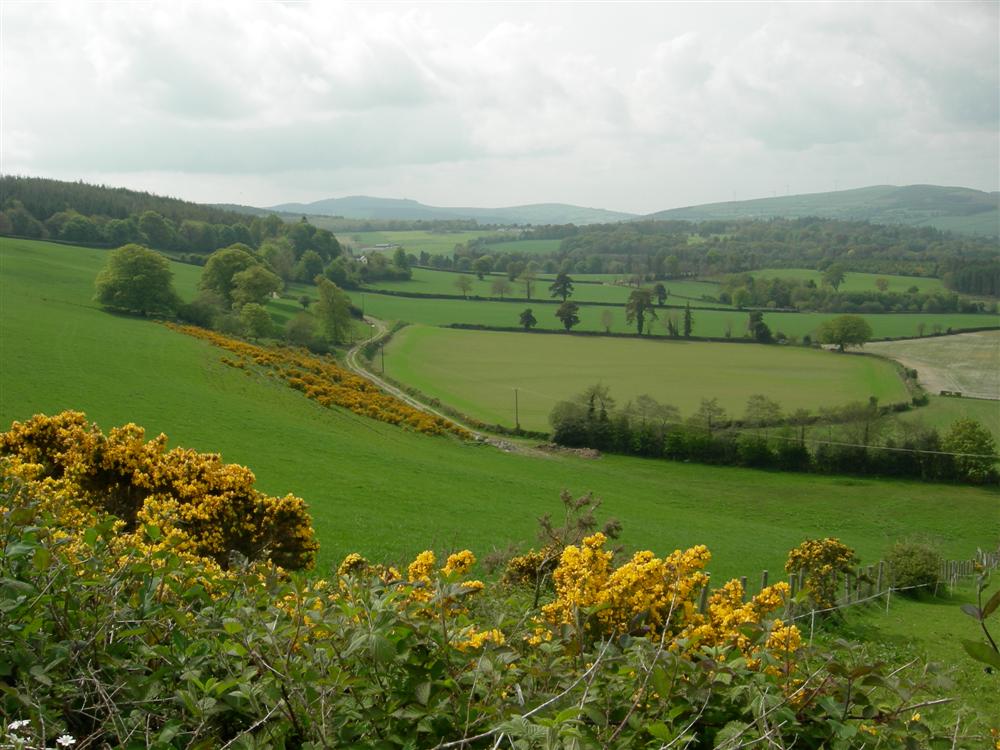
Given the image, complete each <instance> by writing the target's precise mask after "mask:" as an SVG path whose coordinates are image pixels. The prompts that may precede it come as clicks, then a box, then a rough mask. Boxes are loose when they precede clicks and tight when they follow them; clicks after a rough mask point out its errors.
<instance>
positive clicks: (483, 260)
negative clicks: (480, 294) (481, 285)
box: [472, 255, 493, 281]
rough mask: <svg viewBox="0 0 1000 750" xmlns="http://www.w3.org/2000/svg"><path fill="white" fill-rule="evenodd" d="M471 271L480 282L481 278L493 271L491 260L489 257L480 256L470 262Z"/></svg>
mask: <svg viewBox="0 0 1000 750" xmlns="http://www.w3.org/2000/svg"><path fill="white" fill-rule="evenodd" d="M472 270H473V271H475V273H476V276H478V277H479V280H480V281H482V280H483V277H484V276H486V274H488V273H489V272H490V271H492V270H493V258H491V257H490V256H489V255H480V256H479V257H478V258H476V259H475V260H474V261H473V262H472Z"/></svg>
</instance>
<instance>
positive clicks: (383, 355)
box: [378, 341, 385, 375]
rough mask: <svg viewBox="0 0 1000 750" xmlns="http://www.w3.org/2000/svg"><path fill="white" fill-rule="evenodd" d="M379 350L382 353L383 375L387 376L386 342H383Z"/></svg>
mask: <svg viewBox="0 0 1000 750" xmlns="http://www.w3.org/2000/svg"><path fill="white" fill-rule="evenodd" d="M378 350H379V351H380V352H381V353H382V374H383V375H385V342H384V341H383V342H382V343H381V345H380V346H379V348H378Z"/></svg>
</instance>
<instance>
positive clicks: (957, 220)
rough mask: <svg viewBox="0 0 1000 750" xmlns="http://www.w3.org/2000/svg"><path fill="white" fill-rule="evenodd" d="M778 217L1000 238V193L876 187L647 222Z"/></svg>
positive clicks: (695, 209) (676, 212)
mask: <svg viewBox="0 0 1000 750" xmlns="http://www.w3.org/2000/svg"><path fill="white" fill-rule="evenodd" d="M772 216H780V217H785V218H793V219H794V218H799V217H803V216H818V217H821V218H824V219H847V220H860V221H870V222H872V223H875V224H905V225H908V226H931V227H935V228H937V229H943V230H946V231H952V232H961V233H962V234H977V235H985V236H990V237H997V236H1000V193H986V192H983V191H981V190H971V189H969V188H961V187H940V186H938V185H907V186H904V187H897V186H895V185H875V186H873V187H865V188H857V189H855V190H838V191H835V192H831V193H808V194H805V195H789V196H784V197H780V198H758V199H757V200H749V201H729V202H726V203H706V204H704V205H700V206H687V207H685V208H672V209H669V210H667V211H659V212H657V213H655V214H650V215H649V216H644V217H643V218H644V219H685V220H688V221H707V220H712V219H761V218H768V217H772Z"/></svg>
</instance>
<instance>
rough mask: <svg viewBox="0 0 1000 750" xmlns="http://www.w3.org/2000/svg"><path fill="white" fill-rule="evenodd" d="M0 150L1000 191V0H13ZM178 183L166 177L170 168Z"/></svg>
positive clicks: (104, 171)
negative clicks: (619, 0)
mask: <svg viewBox="0 0 1000 750" xmlns="http://www.w3.org/2000/svg"><path fill="white" fill-rule="evenodd" d="M0 14H2V20H3V27H2V36H3V38H2V40H0V41H2V45H0V46H2V53H0V54H2V63H3V78H2V82H0V86H2V91H0V93H2V95H3V124H2V136H3V139H2V153H0V157H2V161H3V165H2V168H3V170H4V171H16V172H19V173H29V174H44V175H50V176H56V177H63V178H78V177H80V178H90V179H94V178H95V177H96V176H108V175H111V176H114V177H115V179H120V180H121V182H122V183H123V184H135V185H136V186H140V187H143V188H144V189H151V190H162V191H163V192H169V193H172V194H176V195H181V196H190V197H192V198H197V199H199V200H218V201H235V200H242V201H243V202H249V203H257V204H268V203H276V202H282V201H285V200H308V199H318V198H322V197H327V196H330V195H344V194H356V193H362V192H369V193H371V192H374V193H377V194H381V195H385V196H392V197H396V196H401V195H405V196H406V197H412V198H416V199H419V200H424V201H428V202H436V203H439V204H452V205H454V204H460V203H461V204H466V205H469V204H477V203H478V204H484V205H499V204H514V203H527V202H532V201H549V200H556V201H567V202H575V203H582V204H586V205H601V206H607V207H609V208H618V209H624V210H635V211H652V210H657V209H660V208H665V207H670V206H674V205H683V204H691V203H697V202H702V201H708V200H728V199H731V198H733V197H736V196H734V193H736V194H737V195H738V197H753V196H756V195H767V194H770V192H772V191H782V192H783V191H784V189H785V186H786V185H787V186H788V189H789V190H791V191H792V192H797V191H802V192H805V191H809V190H825V189H830V188H832V187H833V185H834V184H839V186H840V187H851V186H857V185H862V184H869V183H871V182H896V183H905V182H938V183H948V184H964V185H968V186H971V187H979V188H983V189H992V190H996V189H997V181H998V172H1000V164H998V161H1000V156H998V146H997V142H998V139H997V131H998V126H997V119H998V116H1000V115H998V104H997V94H996V92H997V91H998V90H1000V80H998V70H1000V63H998V42H997V34H996V31H997V28H998V23H997V18H998V16H997V6H996V4H994V3H974V4H964V3H950V4H943V5H933V4H928V3H894V4H834V3H830V4H813V3H810V4H776V5H764V4H738V5H737V4H718V5H708V4H705V5H693V4H662V5H620V4H618V5H616V4H611V3H608V4H602V5H574V4H541V3H539V4H521V5H519V4H513V5H512V4H493V3H486V4H466V5H426V6H414V7H407V6H401V5H397V4H378V3H375V4H371V5H355V4H342V3H319V2H317V3H293V4H282V3H274V4H266V3H253V4H248V3H223V2H203V3H194V2H188V3H166V2H164V3H154V4H145V3H144V4H132V3H128V4H125V3H121V4H115V3H97V4H94V3H65V4H62V3H53V4H30V5H29V4H9V3H7V4H4V5H2V6H0ZM158 186H162V187H158Z"/></svg>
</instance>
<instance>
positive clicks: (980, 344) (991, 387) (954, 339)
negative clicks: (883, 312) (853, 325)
mask: <svg viewBox="0 0 1000 750" xmlns="http://www.w3.org/2000/svg"><path fill="white" fill-rule="evenodd" d="M871 350H872V351H873V352H876V353H878V354H881V355H883V356H886V357H892V358H893V359H895V360H898V361H899V362H901V363H903V364H904V365H906V366H907V367H910V368H913V369H915V370H916V371H917V373H918V376H919V379H920V382H921V383H922V384H923V386H924V388H926V389H927V390H928V391H929V392H930V393H940V392H941V391H952V392H956V391H957V392H959V393H961V394H962V395H963V396H972V397H974V398H986V399H994V401H995V403H996V404H997V406H998V408H1000V401H996V400H997V399H1000V331H980V332H978V333H964V334H961V335H960V336H941V337H934V338H922V339H914V340H912V341H885V342H880V343H876V344H872V346H871Z"/></svg>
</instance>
